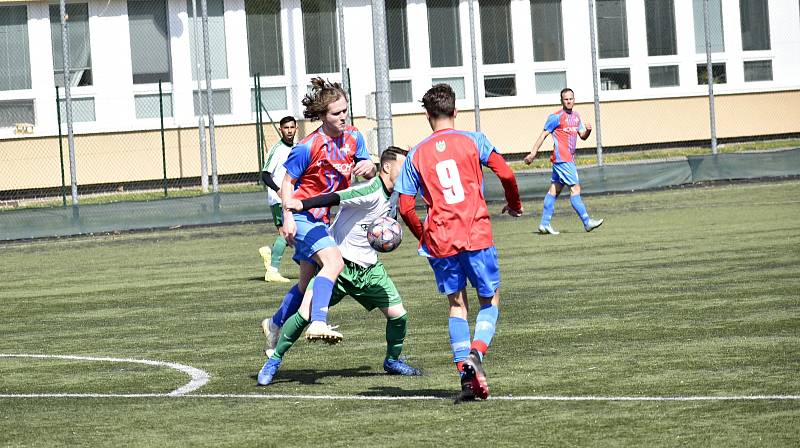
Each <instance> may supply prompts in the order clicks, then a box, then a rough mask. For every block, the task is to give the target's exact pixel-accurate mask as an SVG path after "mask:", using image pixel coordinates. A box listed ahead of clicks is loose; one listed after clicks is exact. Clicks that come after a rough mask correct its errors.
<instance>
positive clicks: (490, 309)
mask: <svg viewBox="0 0 800 448" xmlns="http://www.w3.org/2000/svg"><path fill="white" fill-rule="evenodd" d="M499 313H500V310H499V309H498V308H497V307H496V306H494V305H492V304H491V303H490V304H486V305H481V310H480V311H478V317H476V318H475V339H474V340H473V341H472V348H475V349H477V350H478V351H479V352H480V353H481V355H482V354H483V353H486V350H487V349H488V348H489V344H491V343H492V337H494V332H495V329H496V328H497V316H498V315H499Z"/></svg>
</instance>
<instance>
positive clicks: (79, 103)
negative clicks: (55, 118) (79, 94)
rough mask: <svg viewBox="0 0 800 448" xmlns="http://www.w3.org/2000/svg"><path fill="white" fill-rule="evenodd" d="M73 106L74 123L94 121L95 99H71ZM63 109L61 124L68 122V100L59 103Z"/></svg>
mask: <svg viewBox="0 0 800 448" xmlns="http://www.w3.org/2000/svg"><path fill="white" fill-rule="evenodd" d="M70 104H72V121H74V122H76V123H80V122H90V121H94V98H70ZM58 106H59V108H60V109H61V122H62V123H66V122H67V100H66V99H65V98H61V101H59V102H58Z"/></svg>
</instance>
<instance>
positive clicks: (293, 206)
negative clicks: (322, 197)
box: [283, 198, 303, 212]
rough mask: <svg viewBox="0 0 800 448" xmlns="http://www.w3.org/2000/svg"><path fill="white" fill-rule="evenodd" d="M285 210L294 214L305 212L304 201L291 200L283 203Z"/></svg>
mask: <svg viewBox="0 0 800 448" xmlns="http://www.w3.org/2000/svg"><path fill="white" fill-rule="evenodd" d="M283 208H284V210H289V211H292V212H302V211H303V201H301V200H299V199H294V198H292V199H289V200H287V201H286V202H284V203H283Z"/></svg>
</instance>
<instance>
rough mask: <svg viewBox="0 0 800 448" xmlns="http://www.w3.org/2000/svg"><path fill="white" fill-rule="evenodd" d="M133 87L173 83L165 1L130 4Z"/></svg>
mask: <svg viewBox="0 0 800 448" xmlns="http://www.w3.org/2000/svg"><path fill="white" fill-rule="evenodd" d="M128 23H129V28H130V38H131V66H132V67H133V83H134V84H147V83H157V82H158V81H164V82H169V81H170V80H171V79H172V70H171V68H170V52H169V30H168V29H167V5H166V0H128Z"/></svg>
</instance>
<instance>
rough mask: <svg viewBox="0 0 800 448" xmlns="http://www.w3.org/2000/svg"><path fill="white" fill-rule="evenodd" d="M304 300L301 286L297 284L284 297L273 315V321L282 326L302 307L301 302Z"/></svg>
mask: <svg viewBox="0 0 800 448" xmlns="http://www.w3.org/2000/svg"><path fill="white" fill-rule="evenodd" d="M302 302H303V292H301V291H300V288H299V287H298V286H297V284H295V285H294V286H292V289H290V290H289V292H287V293H286V295H285V296H284V297H283V302H281V306H279V307H278V311H275V314H273V315H272V323H273V324H275V325H277V326H279V327H282V326H283V324H284V323H285V322H286V319H288V318H289V316H291V315H292V314H294V313H296V312H297V310H299V309H300V304H301V303H302Z"/></svg>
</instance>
